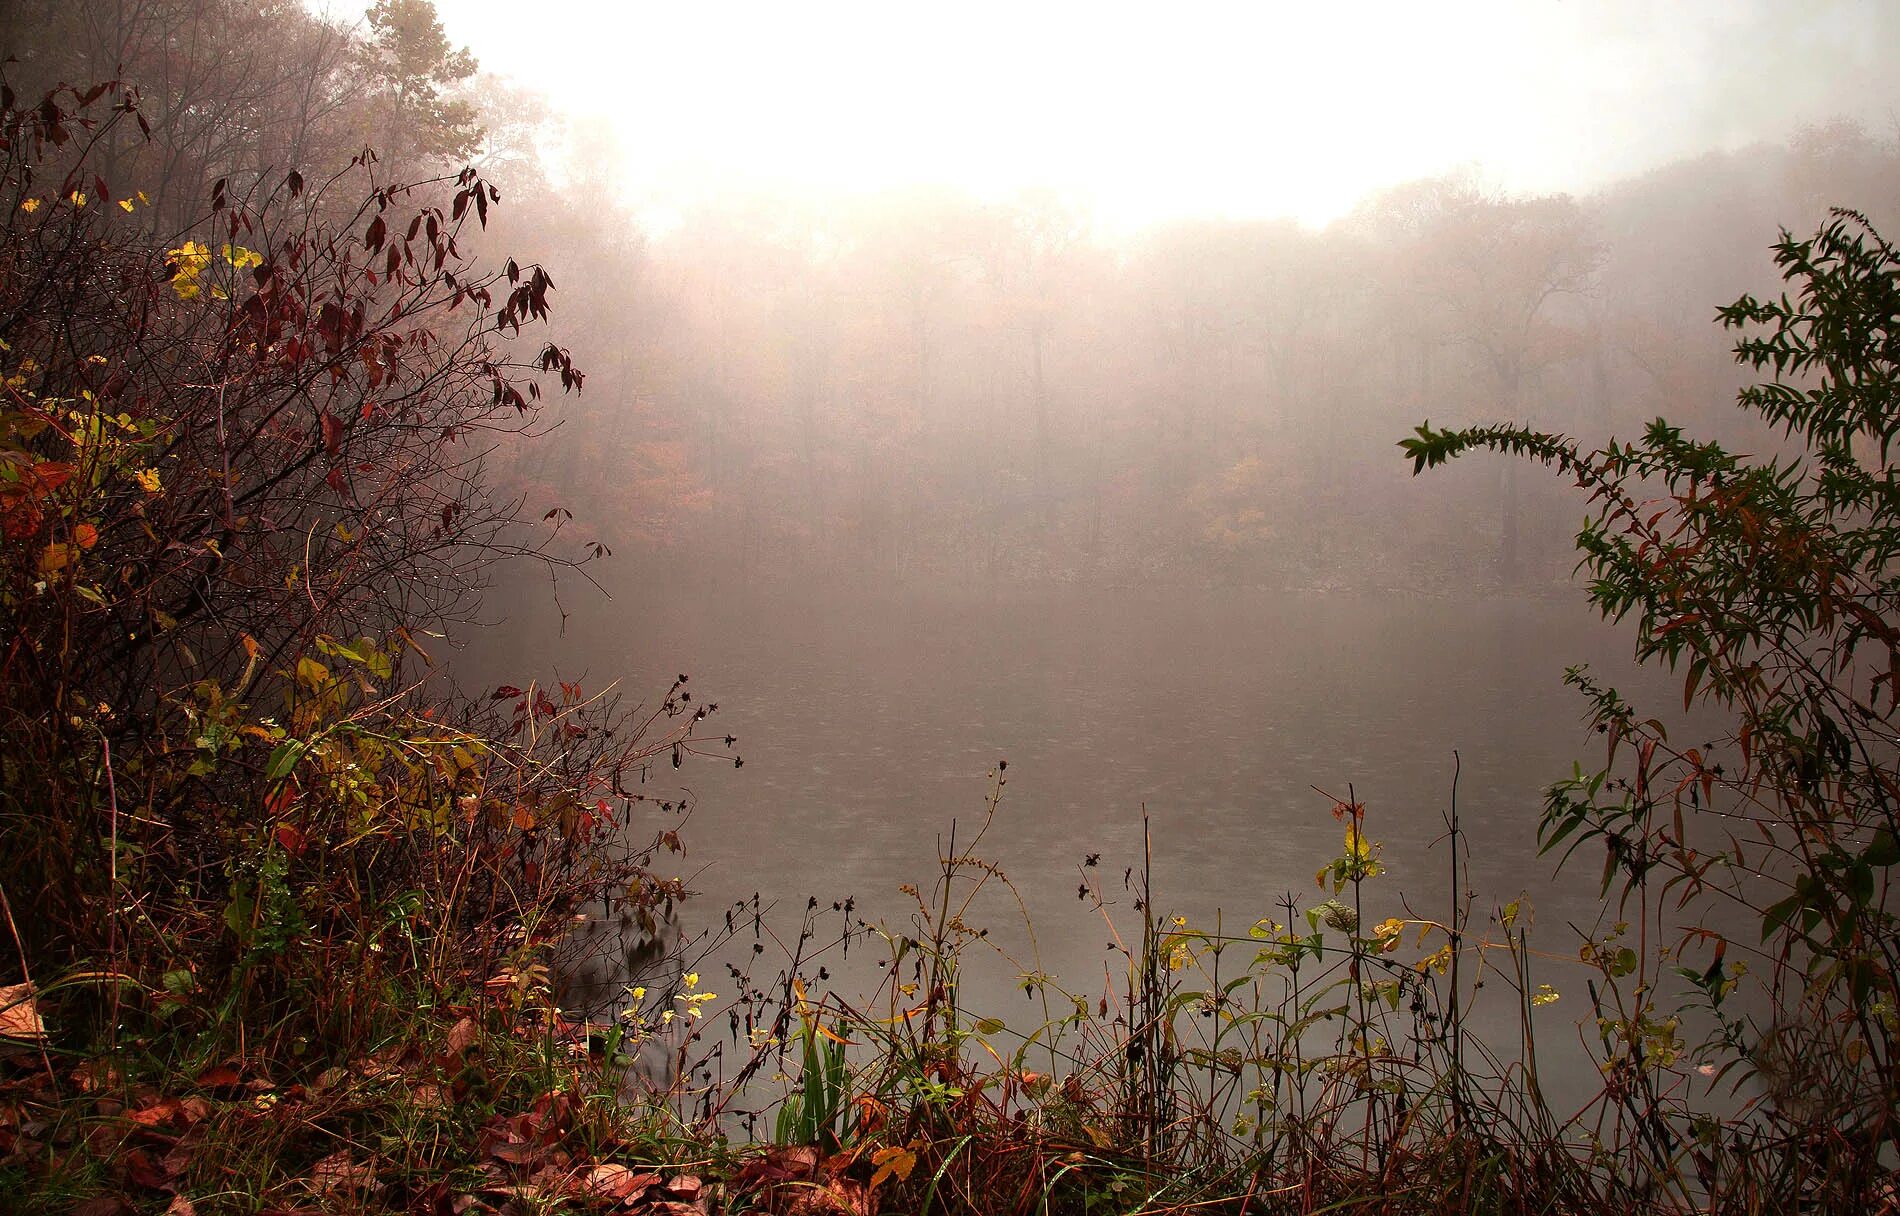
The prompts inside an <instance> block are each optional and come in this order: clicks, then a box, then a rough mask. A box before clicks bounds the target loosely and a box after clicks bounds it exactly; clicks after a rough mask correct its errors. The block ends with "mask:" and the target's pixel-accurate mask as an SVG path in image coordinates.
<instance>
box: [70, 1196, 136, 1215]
mask: <svg viewBox="0 0 1900 1216" xmlns="http://www.w3.org/2000/svg"><path fill="white" fill-rule="evenodd" d="M131 1210H132V1205H131V1204H129V1203H127V1202H126V1201H125V1200H123V1199H121V1198H119V1197H118V1196H117V1195H95V1196H94V1197H93V1198H91V1199H88V1200H85V1201H84V1202H82V1203H76V1204H74V1205H73V1207H72V1216H126V1213H128V1212H130V1211H131Z"/></svg>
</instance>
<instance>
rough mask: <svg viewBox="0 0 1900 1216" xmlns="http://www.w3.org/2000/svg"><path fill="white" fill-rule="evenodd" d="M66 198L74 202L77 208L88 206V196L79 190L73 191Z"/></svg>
mask: <svg viewBox="0 0 1900 1216" xmlns="http://www.w3.org/2000/svg"><path fill="white" fill-rule="evenodd" d="M66 197H67V198H69V199H71V200H72V201H73V206H75V207H83V206H85V205H86V196H85V195H84V194H83V193H81V192H80V191H78V190H75V191H73V192H72V193H71V194H69V195H67V196H66Z"/></svg>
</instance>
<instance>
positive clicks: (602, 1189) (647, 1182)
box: [577, 1161, 660, 1203]
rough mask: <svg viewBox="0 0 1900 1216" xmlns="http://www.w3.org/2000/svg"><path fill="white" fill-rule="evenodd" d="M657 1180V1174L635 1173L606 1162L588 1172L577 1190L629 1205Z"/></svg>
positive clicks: (621, 1166)
mask: <svg viewBox="0 0 1900 1216" xmlns="http://www.w3.org/2000/svg"><path fill="white" fill-rule="evenodd" d="M659 1180H660V1176H659V1175H658V1174H655V1173H650V1172H649V1173H635V1172H634V1171H633V1170H631V1169H629V1168H627V1167H626V1166H624V1165H621V1164H620V1163H619V1162H616V1161H608V1162H603V1163H602V1164H600V1165H596V1166H595V1167H593V1168H592V1169H590V1170H588V1171H587V1173H586V1175H584V1176H583V1177H582V1178H581V1180H580V1183H579V1186H578V1187H577V1189H578V1190H579V1191H580V1193H582V1194H584V1195H591V1196H593V1197H594V1198H596V1199H605V1200H608V1201H609V1202H611V1203H631V1202H633V1201H634V1200H636V1199H638V1198H640V1196H642V1195H644V1194H646V1192H647V1190H648V1188H650V1187H651V1186H652V1185H653V1184H654V1183H656V1182H658V1181H659Z"/></svg>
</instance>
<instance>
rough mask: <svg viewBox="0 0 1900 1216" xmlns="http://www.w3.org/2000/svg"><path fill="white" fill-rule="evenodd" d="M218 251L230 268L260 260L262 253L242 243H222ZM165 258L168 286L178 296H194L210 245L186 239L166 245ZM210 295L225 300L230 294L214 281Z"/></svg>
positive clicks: (257, 263) (208, 263)
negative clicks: (169, 278) (168, 269)
mask: <svg viewBox="0 0 1900 1216" xmlns="http://www.w3.org/2000/svg"><path fill="white" fill-rule="evenodd" d="M218 252H219V253H220V255H222V256H223V258H224V260H225V262H226V263H227V264H228V265H229V266H230V267H231V268H232V269H233V270H244V269H246V268H248V267H251V266H261V265H263V263H264V255H263V254H261V253H258V252H257V251H256V250H255V249H246V248H244V246H242V245H231V244H226V245H225V246H223V247H222V248H221V249H220V250H219V251H218ZM165 258H166V260H167V261H168V262H170V263H171V267H172V290H173V291H175V292H177V293H178V298H179V299H181V300H193V299H196V298H197V297H198V296H199V294H200V293H201V292H203V290H204V285H203V283H201V282H200V280H201V279H202V278H203V277H204V273H205V271H206V270H208V269H210V267H211V261H212V258H211V248H210V246H208V245H202V244H200V243H199V242H197V241H186V242H185V243H184V244H183V245H180V246H179V247H178V248H176V249H167V250H166V251H165ZM211 296H212V298H213V299H217V300H228V299H230V298H231V293H230V292H228V291H226V290H225V289H224V288H222V287H219V286H217V285H215V284H214V285H213V286H212V288H211Z"/></svg>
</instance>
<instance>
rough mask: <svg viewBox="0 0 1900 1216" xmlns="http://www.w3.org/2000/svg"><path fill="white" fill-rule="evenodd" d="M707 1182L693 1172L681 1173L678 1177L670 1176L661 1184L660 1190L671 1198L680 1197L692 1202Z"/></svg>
mask: <svg viewBox="0 0 1900 1216" xmlns="http://www.w3.org/2000/svg"><path fill="white" fill-rule="evenodd" d="M704 1185H705V1184H704V1183H702V1182H701V1181H700V1180H699V1179H698V1177H696V1176H695V1175H692V1174H681V1175H679V1176H678V1177H677V1178H668V1179H667V1180H666V1181H665V1182H663V1183H661V1184H660V1190H661V1191H663V1192H665V1194H666V1196H667V1198H669V1199H680V1200H684V1201H685V1202H687V1203H691V1202H692V1201H693V1198H694V1197H695V1196H697V1195H698V1194H699V1192H700V1188H701V1187H703V1186H704Z"/></svg>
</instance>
